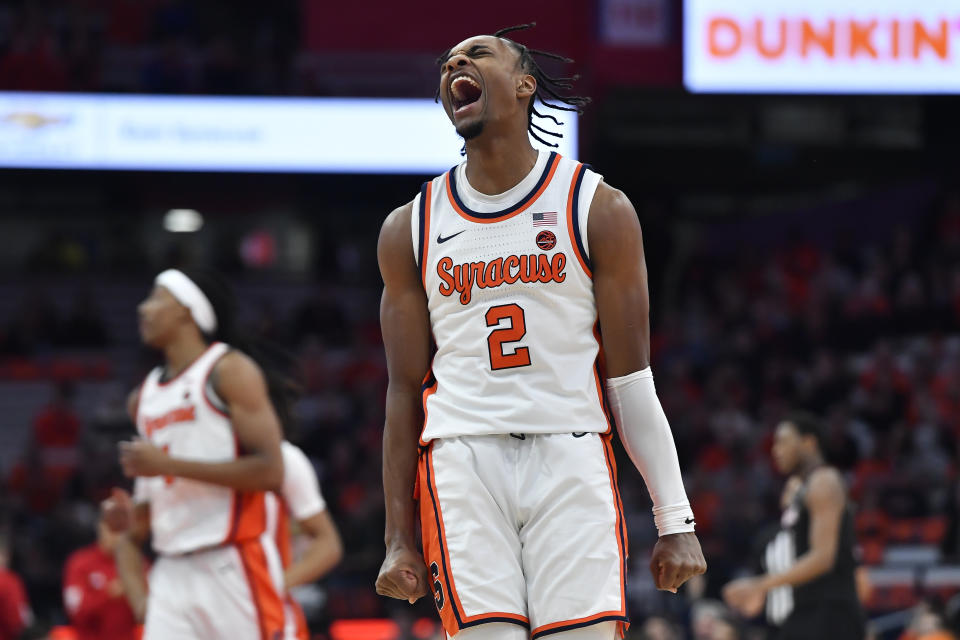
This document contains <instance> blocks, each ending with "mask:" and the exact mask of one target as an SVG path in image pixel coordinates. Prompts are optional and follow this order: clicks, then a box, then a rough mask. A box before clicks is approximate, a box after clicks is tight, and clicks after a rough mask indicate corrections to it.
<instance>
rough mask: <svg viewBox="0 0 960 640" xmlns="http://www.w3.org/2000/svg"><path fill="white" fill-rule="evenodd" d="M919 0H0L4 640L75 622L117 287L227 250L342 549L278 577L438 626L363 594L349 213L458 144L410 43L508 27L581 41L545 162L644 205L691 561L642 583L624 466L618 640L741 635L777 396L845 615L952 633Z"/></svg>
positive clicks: (121, 326)
mask: <svg viewBox="0 0 960 640" xmlns="http://www.w3.org/2000/svg"><path fill="white" fill-rule="evenodd" d="M915 5H916V3H911V2H909V1H908V0H902V1H901V0H883V2H871V3H867V2H864V1H863V0H832V1H831V2H829V3H828V2H825V1H823V0H818V1H816V2H801V1H800V0H776V1H772V0H769V1H766V2H756V1H755V0H742V1H740V0H726V1H724V0H688V1H687V3H686V6H684V4H683V3H682V2H680V0H569V1H567V2H556V1H549V0H526V1H525V2H522V3H516V2H513V1H510V0H485V2H483V3H482V4H478V3H475V4H473V5H471V4H466V5H459V6H457V5H454V4H450V3H439V2H422V3H406V2H386V1H385V0H384V1H377V2H370V3H360V2H352V3H351V2H348V3H340V4H337V5H336V6H332V5H331V4H330V3H327V2H321V1H320V0H273V1H272V2H268V3H261V2H249V1H246V0H231V1H230V2H226V1H218V0H205V1H203V2H193V1H189V0H38V1H23V2H15V1H8V2H3V3H0V166H2V167H4V169H3V170H0V487H2V488H0V571H2V570H3V565H4V564H6V565H8V568H9V570H10V571H12V572H13V573H15V574H17V575H18V576H19V577H20V578H21V579H22V582H23V584H24V585H25V590H26V595H27V597H28V599H29V607H30V610H31V611H32V619H33V625H32V629H33V630H32V631H30V632H29V633H32V634H34V635H32V636H30V637H44V634H45V633H46V632H47V631H46V630H48V629H51V628H53V627H56V626H58V625H66V624H67V623H68V617H67V614H66V611H65V609H64V603H63V593H62V586H63V585H62V579H63V567H64V562H65V560H66V558H67V557H68V555H69V554H70V553H71V552H73V551H74V550H75V549H77V548H79V547H81V546H83V545H85V544H89V543H90V542H91V541H92V540H93V538H94V536H95V532H96V522H97V517H98V504H99V502H100V500H102V499H103V498H104V497H106V495H107V494H108V492H109V490H110V488H111V487H113V486H128V482H127V481H126V480H125V479H124V478H123V477H122V474H121V473H120V471H119V468H118V464H117V452H116V443H117V442H118V441H119V440H121V439H125V438H128V437H130V436H131V435H132V434H133V428H132V425H131V424H130V422H129V420H128V418H127V417H126V413H125V409H124V399H125V396H126V393H127V392H128V391H129V390H130V389H131V388H132V387H134V386H135V385H137V384H138V383H139V381H140V380H141V378H142V376H143V375H144V374H145V373H146V371H147V370H148V368H149V366H150V365H151V363H152V362H153V360H152V356H151V354H149V353H146V352H144V351H143V349H142V348H141V347H140V345H139V341H138V336H137V331H136V320H135V306H136V304H137V302H138V301H139V300H141V299H142V297H144V296H145V295H146V293H147V291H148V289H149V287H150V285H151V281H152V278H153V276H154V275H155V274H156V273H157V272H158V271H159V270H161V269H163V268H165V267H168V266H196V265H202V266H208V267H214V268H216V269H219V270H222V271H223V272H225V273H226V274H228V275H229V277H230V279H231V280H232V282H233V283H234V284H235V286H236V289H237V291H238V294H239V297H240V300H241V306H242V308H243V313H242V324H243V325H244V326H246V327H247V329H249V330H250V331H253V332H255V333H257V334H259V335H262V336H265V337H268V338H270V339H272V340H274V341H276V342H277V343H279V344H281V345H283V346H285V347H287V348H288V349H289V350H290V351H291V352H292V353H294V354H296V357H297V365H298V368H299V370H298V371H297V374H298V375H299V377H300V379H301V380H302V382H303V385H304V390H305V393H304V396H303V398H302V399H301V400H300V401H299V403H298V405H297V414H298V418H299V421H298V425H297V427H296V430H295V432H294V433H293V435H292V436H291V439H292V440H294V441H295V442H297V443H298V444H300V446H301V447H302V448H303V449H304V450H305V451H306V452H307V454H308V455H309V456H310V458H311V460H312V461H313V463H314V465H315V467H316V469H317V472H318V474H319V477H320V479H321V485H322V489H323V492H324V494H325V497H326V498H327V501H328V503H329V507H330V509H331V513H332V514H333V516H334V519H335V520H336V522H337V524H338V526H339V527H340V530H341V533H342V534H343V538H344V540H345V544H346V554H345V557H344V560H343V562H342V563H341V564H340V566H339V567H338V568H337V569H336V570H335V571H334V572H333V573H332V574H331V575H330V576H329V577H328V578H327V579H325V580H323V581H322V582H321V583H320V584H318V585H316V586H314V587H310V588H307V589H305V590H303V591H301V592H299V593H298V594H297V596H298V598H299V599H300V600H301V601H302V602H303V603H304V607H305V610H306V612H307V615H308V617H309V619H310V621H311V629H312V631H313V633H314V634H315V637H316V638H332V639H339V640H343V639H347V638H349V639H351V640H363V639H364V638H369V639H374V638H377V639H383V640H388V639H390V638H434V637H439V636H437V633H438V627H437V626H436V624H435V620H436V615H435V613H434V612H433V610H432V609H433V606H432V603H431V602H430V601H429V599H425V601H421V602H419V603H418V604H417V605H415V606H413V607H411V606H409V605H407V604H406V603H399V602H396V601H388V600H386V599H383V598H380V597H378V596H377V595H376V594H375V593H374V591H373V582H374V579H375V577H376V574H377V570H378V568H379V565H380V562H381V561H382V553H383V543H382V533H383V506H382V490H381V483H380V437H381V430H382V423H383V400H384V392H385V386H386V373H385V364H384V357H383V350H382V344H381V338H380V330H379V325H378V303H379V294H380V289H381V282H380V278H379V274H378V270H377V264H376V256H375V246H376V237H377V233H378V230H379V225H380V222H381V221H382V220H383V218H384V217H385V216H386V214H387V213H389V212H390V211H391V210H392V209H393V208H394V207H396V206H398V205H400V204H403V203H405V202H408V201H409V200H410V199H411V198H412V197H413V195H414V194H415V193H416V192H417V189H418V188H419V185H420V184H421V183H422V181H423V180H425V179H427V178H429V177H432V176H433V175H436V174H438V173H439V172H441V171H443V170H444V169H445V168H447V167H449V166H451V165H452V164H454V163H456V162H457V161H458V158H459V156H458V151H459V145H460V143H459V141H458V140H457V138H456V136H454V135H452V134H451V133H450V132H449V131H448V130H446V129H444V128H443V127H444V120H443V115H442V112H441V110H440V107H438V106H434V105H433V104H432V99H433V95H434V91H435V89H436V84H437V80H438V70H437V67H436V63H435V59H436V57H437V55H439V54H440V53H441V52H442V51H443V50H444V49H446V48H447V47H449V46H450V45H452V44H454V43H456V42H458V41H460V40H461V39H463V38H465V37H467V36H470V35H474V34H477V33H491V32H492V31H494V30H496V29H498V28H500V27H504V26H509V25H513V24H517V23H522V22H529V21H533V20H536V21H537V23H538V26H537V27H536V28H535V29H533V30H531V31H529V32H522V33H519V34H516V35H517V40H518V41H521V42H523V43H525V44H528V45H531V46H535V47H539V48H542V49H546V50H550V51H557V52H561V53H564V54H566V55H569V56H570V57H572V58H575V59H576V63H575V65H574V68H575V70H576V71H577V72H578V73H580V74H581V76H582V77H581V79H580V82H579V83H578V86H577V92H578V93H581V94H586V95H590V96H592V97H593V104H591V105H590V106H589V108H588V109H587V111H586V112H585V113H584V114H583V116H582V117H580V118H579V119H578V121H577V122H568V124H567V127H568V128H567V131H568V133H569V135H568V138H567V142H568V144H570V145H571V147H570V150H569V151H566V150H565V151H564V152H565V153H571V154H573V155H576V156H578V157H579V159H581V160H583V161H585V162H589V163H591V164H592V165H593V166H594V168H595V169H596V170H597V171H599V172H600V173H602V174H603V175H604V176H605V177H606V180H607V181H608V182H609V183H611V184H612V185H614V186H616V187H618V188H621V189H623V190H624V191H625V192H626V194H627V195H628V196H629V197H630V199H631V200H632V201H633V203H634V205H635V206H636V209H637V211H638V213H639V216H640V221H641V223H642V225H643V228H644V236H645V245H646V246H645V248H646V258H647V266H648V269H649V272H650V289H651V292H650V294H651V301H652V310H651V316H652V317H651V321H652V330H653V333H652V337H651V341H652V349H653V368H654V370H655V371H656V372H657V388H658V392H659V396H660V399H661V402H662V403H663V406H664V409H665V412H666V414H667V416H668V418H669V419H670V422H671V425H672V427H673V431H674V435H675V438H676V441H677V446H678V449H679V453H680V459H681V464H682V467H683V470H684V473H685V479H686V486H687V490H688V493H689V495H690V498H691V501H692V503H693V506H694V510H695V512H696V517H697V522H698V533H699V536H700V539H701V541H702V543H703V546H704V550H705V553H706V556H707V559H708V562H709V572H708V574H707V575H706V577H705V579H704V580H700V581H697V583H696V584H693V585H691V586H690V587H688V588H686V589H685V590H684V591H683V592H682V593H681V594H680V595H679V596H671V595H666V594H662V593H659V592H657V591H655V590H654V588H653V584H652V581H651V579H650V577H649V573H648V571H647V568H646V565H647V561H648V558H649V551H650V549H651V547H652V545H653V543H654V542H655V540H656V531H655V529H654V527H653V520H652V517H651V514H650V502H649V498H648V496H647V493H646V490H645V488H644V486H643V483H642V480H641V479H640V477H639V474H637V473H636V471H635V470H634V469H633V468H632V465H631V464H629V461H627V460H626V459H624V460H623V461H622V462H621V464H620V469H621V487H622V492H623V498H624V506H625V508H626V511H627V523H628V527H629V535H630V542H631V545H630V549H631V566H630V574H629V585H628V587H629V588H628V591H629V598H630V612H631V615H632V618H633V621H634V623H633V626H632V628H631V630H630V633H629V637H630V638H646V639H649V640H680V639H681V638H695V639H696V640H731V639H736V638H744V639H747V638H756V639H757V640H759V639H760V638H764V637H766V636H765V635H764V634H765V630H764V629H763V621H762V620H753V621H745V620H741V619H740V618H738V617H736V616H735V615H733V614H732V613H731V612H730V611H728V610H727V609H726V608H725V607H724V605H723V604H722V603H721V601H720V600H719V590H720V588H721V587H722V586H723V585H724V584H725V583H726V582H727V581H728V580H729V579H731V578H734V577H737V576H741V575H746V574H749V573H753V572H756V571H757V570H758V569H759V557H760V555H761V550H762V548H763V544H764V543H765V542H766V538H765V537H764V536H765V535H767V534H766V533H765V532H766V531H768V530H769V528H770V527H771V526H775V525H776V523H777V521H778V518H779V496H780V492H781V489H782V486H783V478H781V477H778V475H777V474H776V472H775V470H774V469H773V467H772V464H771V460H770V456H769V449H770V442H771V432H772V429H773V427H774V426H775V424H776V423H777V421H778V420H779V418H780V417H782V416H783V414H784V413H785V412H786V411H787V410H788V409H790V408H792V407H798V406H800V407H806V408H808V409H811V410H813V411H816V412H817V413H818V414H819V415H820V416H822V417H823V420H824V424H825V425H826V429H827V432H828V444H827V446H826V449H827V455H828V457H829V459H830V461H831V462H832V463H833V464H835V465H837V466H838V467H839V468H840V469H841V470H842V472H843V473H844V474H845V477H846V479H847V481H848V483H849V487H850V492H851V496H852V499H853V500H854V501H855V503H856V531H857V540H858V549H859V551H858V553H859V556H860V560H861V562H862V565H863V569H862V570H861V572H860V578H861V587H862V589H861V591H862V593H861V596H862V598H863V601H864V604H865V607H866V609H867V611H868V613H869V617H870V619H871V626H872V633H873V635H874V637H876V638H883V639H894V638H900V639H904V640H919V639H920V638H951V637H953V636H952V635H951V631H950V629H953V630H956V628H957V623H958V621H960V601H958V599H957V598H956V597H955V595H956V594H957V593H958V592H960V559H958V554H960V521H958V513H960V492H958V489H960V487H958V483H957V476H956V469H957V456H958V448H957V434H958V432H960V159H958V155H957V149H958V148H960V126H958V124H957V117H958V114H960V99H958V98H957V96H956V95H950V94H951V93H955V94H956V93H960V3H957V2H956V0H927V1H926V2H924V3H922V6H920V7H917V6H915ZM857 21H859V23H858V24H859V25H860V26H859V27H858V24H851V22H857ZM871 21H873V22H874V26H873V27H870V28H869V29H868V30H867V34H868V35H867V36H863V35H862V33H861V35H860V36H859V37H855V36H854V35H852V34H854V32H855V31H856V30H857V29H858V28H861V27H862V25H869V24H871ZM862 28H863V29H866V27H862ZM37 92H42V93H37ZM334 98H358V99H364V101H363V102H356V103H340V102H338V101H337V100H333V99H334ZM386 98H392V99H400V101H386V100H384V99H386ZM344 105H345V106H344ZM425 105H426V106H427V108H428V110H427V111H426V112H424V113H426V114H427V115H425V116H423V117H424V118H425V119H426V120H424V121H423V122H427V121H430V122H435V123H439V126H440V129H439V131H441V133H439V134H437V135H432V134H424V135H422V137H420V136H419V135H418V131H420V130H419V129H415V130H414V131H413V132H412V133H411V132H410V131H409V130H408V129H409V127H411V126H414V125H411V124H409V123H410V122H413V121H412V120H405V119H403V118H405V117H406V116H402V117H401V115H400V112H401V111H403V112H404V113H406V111H404V110H405V109H406V108H407V107H408V106H410V107H411V108H413V107H416V109H420V108H422V107H424V106H425ZM338 106H341V107H344V109H342V110H340V111H337V110H336V108H338ZM294 107H296V108H294ZM360 107H363V108H364V109H368V110H367V111H363V112H362V114H361V116H357V117H358V118H359V119H358V120H356V121H352V123H351V124H350V126H343V125H342V124H340V122H341V121H340V120H338V119H337V118H338V114H340V115H343V117H347V116H346V115H344V114H346V113H350V112H353V113H354V115H356V114H357V113H360V112H358V111H356V110H355V108H356V109H358V108H360ZM328 108H330V109H334V110H333V111H329V112H328V111H324V109H328ZM285 109H293V111H284V110H285ZM430 109H433V110H434V111H430ZM418 113H419V112H418ZM211 114H212V115H211ZM318 114H321V115H320V116H318ZM431 114H432V115H431ZM411 117H412V116H411ZM417 117H420V116H417ZM278 122H280V123H284V124H285V126H286V127H287V128H286V129H284V130H282V131H278V130H276V129H275V128H274V127H276V126H278ZM418 122H419V121H418ZM418 126H419V125H418ZM422 126H423V127H424V128H425V129H424V130H426V128H427V127H428V124H423V125H422ZM430 126H432V125H430ZM431 131H432V130H431ZM411 135H412V136H413V137H410V136H411ZM441 136H446V137H443V138H441ZM418 138H419V139H420V140H421V141H422V144H423V145H424V146H426V147H430V153H426V152H423V153H421V151H422V149H421V148H420V147H421V145H420V144H418V143H417V140H418ZM416 154H420V155H418V156H417V161H416V162H413V161H411V162H410V163H409V164H404V158H406V157H408V155H409V156H410V157H413V156H414V155H416ZM431 154H432V155H431ZM421 156H422V157H421ZM320 159H322V161H321V160H320ZM357 620H361V621H363V622H359V623H358V622H356V621H357ZM351 621H353V622H351ZM2 637H4V636H3V635H2V630H0V638H2ZM9 637H15V636H9ZM24 637H26V636H24Z"/></svg>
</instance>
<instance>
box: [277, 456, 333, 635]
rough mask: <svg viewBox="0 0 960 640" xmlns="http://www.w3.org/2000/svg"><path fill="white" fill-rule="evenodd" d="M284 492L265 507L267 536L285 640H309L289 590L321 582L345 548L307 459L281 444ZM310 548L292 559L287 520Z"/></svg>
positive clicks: (289, 530) (299, 611)
mask: <svg viewBox="0 0 960 640" xmlns="http://www.w3.org/2000/svg"><path fill="white" fill-rule="evenodd" d="M281 450H282V452H283V488H282V490H281V491H280V492H279V493H276V494H274V493H271V494H270V495H269V496H268V503H267V530H268V531H270V532H271V534H272V536H273V539H274V541H275V542H276V544H277V548H278V549H279V550H280V559H281V561H282V562H283V567H284V572H283V585H284V591H285V593H286V597H285V599H284V604H285V607H286V614H287V615H286V620H287V629H286V635H285V636H284V637H285V638H287V639H288V640H294V639H296V640H308V638H309V637H310V632H309V630H308V629H307V621H306V619H305V618H304V615H303V611H302V610H301V608H300V605H299V604H298V603H297V602H296V600H294V599H293V598H292V597H291V596H290V589H293V588H294V587H297V586H300V585H303V584H308V583H311V582H314V581H316V580H319V579H320V578H322V577H323V576H325V575H326V574H327V573H329V572H330V570H331V569H333V567H335V566H336V565H337V563H338V562H340V559H341V558H342V557H343V543H342V541H341V540H340V533H339V531H337V525H336V524H334V522H333V519H332V518H331V517H330V512H329V511H328V510H327V504H326V502H325V501H324V499H323V495H322V494H321V493H320V484H319V482H317V474H316V472H314V470H313V465H312V464H310V460H309V459H308V458H307V456H306V454H304V453H303V451H302V450H301V449H300V448H299V447H297V446H296V445H294V444H291V443H290V442H287V441H286V440H284V441H283V443H282V444H281ZM291 519H292V520H293V521H294V523H296V528H297V530H298V531H299V532H300V533H301V534H302V535H304V536H306V537H307V538H308V539H309V540H310V543H309V545H308V546H307V547H306V548H305V549H304V550H303V552H302V553H300V554H299V556H298V557H296V558H294V554H293V549H292V544H291V542H292V538H291V533H292V532H291V527H290V520H291Z"/></svg>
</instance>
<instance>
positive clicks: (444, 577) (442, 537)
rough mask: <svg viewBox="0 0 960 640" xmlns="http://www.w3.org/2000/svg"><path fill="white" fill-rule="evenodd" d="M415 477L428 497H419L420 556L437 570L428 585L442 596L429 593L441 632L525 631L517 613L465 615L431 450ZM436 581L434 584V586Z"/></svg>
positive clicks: (527, 622)
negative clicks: (485, 627)
mask: <svg viewBox="0 0 960 640" xmlns="http://www.w3.org/2000/svg"><path fill="white" fill-rule="evenodd" d="M419 466H420V468H419V471H418V476H420V482H421V483H422V484H423V486H425V487H426V488H427V493H428V494H429V495H421V500H420V528H421V531H422V533H423V552H424V558H425V560H426V562H427V563H428V567H431V566H432V565H436V566H437V571H436V576H431V577H429V581H430V583H431V585H435V584H436V583H439V589H440V590H441V592H442V593H441V594H440V595H438V594H437V593H436V588H437V587H436V586H433V588H431V589H430V591H431V593H432V595H433V596H434V602H435V603H436V604H437V605H438V610H439V611H438V612H439V614H440V621H441V622H442V623H443V628H444V630H445V631H446V632H447V633H448V634H449V635H451V636H455V635H456V634H457V633H458V632H459V631H461V630H462V629H465V628H467V627H472V626H476V625H479V624H485V623H490V622H508V623H511V624H518V625H521V626H524V627H529V626H530V620H529V618H527V617H526V616H524V615H521V614H518V613H508V612H503V611H487V612H484V613H479V614H476V615H472V616H468V615H466V613H465V612H464V609H463V604H461V602H460V596H459V594H458V593H457V587H456V584H455V583H454V577H453V569H452V567H450V561H449V557H448V554H447V551H446V546H447V545H446V529H445V526H444V523H443V514H442V513H441V509H440V498H439V494H438V493H437V485H436V481H435V479H434V477H435V473H434V470H433V451H432V447H429V448H427V450H426V451H425V452H424V453H423V454H421V456H420V465H419ZM435 581H436V582H435ZM441 601H442V602H443V606H439V605H440V602H441Z"/></svg>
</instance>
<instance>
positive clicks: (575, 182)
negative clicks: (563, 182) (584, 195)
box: [567, 163, 593, 278]
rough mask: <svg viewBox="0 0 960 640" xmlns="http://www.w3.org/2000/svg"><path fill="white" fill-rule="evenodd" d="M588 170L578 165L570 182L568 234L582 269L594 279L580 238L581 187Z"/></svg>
mask: <svg viewBox="0 0 960 640" xmlns="http://www.w3.org/2000/svg"><path fill="white" fill-rule="evenodd" d="M586 171H587V168H586V167H585V166H583V164H582V163H581V164H578V165H577V168H576V169H575V170H574V172H573V178H572V179H571V180H570V191H569V193H568V194H567V233H568V234H569V235H570V244H571V246H573V252H574V253H575V254H576V256H577V261H578V262H579V263H580V267H581V268H582V269H583V272H584V273H586V274H587V276H588V277H590V278H592V277H593V270H592V269H591V267H590V261H589V260H588V259H587V256H586V253H585V251H584V247H583V241H582V238H581V237H580V219H579V218H580V216H579V208H580V202H579V201H580V185H581V184H582V183H583V176H584V174H585V173H586Z"/></svg>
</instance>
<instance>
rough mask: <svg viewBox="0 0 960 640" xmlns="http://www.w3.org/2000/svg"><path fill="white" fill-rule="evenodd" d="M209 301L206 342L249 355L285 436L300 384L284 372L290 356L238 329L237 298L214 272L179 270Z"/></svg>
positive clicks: (291, 362) (291, 422) (292, 424)
mask: <svg viewBox="0 0 960 640" xmlns="http://www.w3.org/2000/svg"><path fill="white" fill-rule="evenodd" d="M182 271H183V273H184V274H185V275H186V276H187V277H188V278H190V279H191V280H193V282H194V284H196V285H197V286H198V287H199V288H200V290H201V291H202V292H203V295H205V296H206V297H207V299H208V300H209V301H210V305H211V306H212V307H213V312H214V314H215V315H216V316H217V328H216V329H215V330H214V332H213V333H212V334H204V336H203V337H204V339H205V340H206V341H207V342H208V343H209V342H214V341H220V342H225V343H226V344H229V345H230V346H231V347H233V348H235V349H237V350H239V351H242V352H243V353H245V354H247V355H248V356H250V357H251V358H252V359H253V360H254V362H256V363H257V365H258V366H259V367H260V369H261V370H262V371H263V376H264V379H265V380H266V383H267V392H268V393H269V395H270V402H271V403H272V404H273V408H274V410H275V411H276V412H277V418H278V419H279V420H280V428H281V430H282V432H283V434H284V435H285V436H289V434H290V432H291V431H292V430H293V429H294V427H295V418H294V411H293V404H294V402H295V401H296V399H297V398H298V397H299V395H300V391H301V390H300V386H299V385H298V384H297V382H296V380H295V379H294V378H293V377H292V375H291V374H289V373H288V372H290V371H292V370H293V366H294V358H293V356H292V355H290V354H289V353H287V352H286V351H285V350H284V349H282V348H281V347H280V346H279V345H276V344H273V343H271V342H268V341H267V340H264V339H262V338H258V337H253V336H251V335H248V334H247V333H245V332H243V331H241V330H240V329H238V328H237V325H236V316H237V298H236V294H235V293H234V291H233V287H231V286H230V284H229V283H228V282H227V280H226V279H225V278H224V277H223V276H222V275H220V274H219V273H218V272H216V271H212V270H209V269H182Z"/></svg>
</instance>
